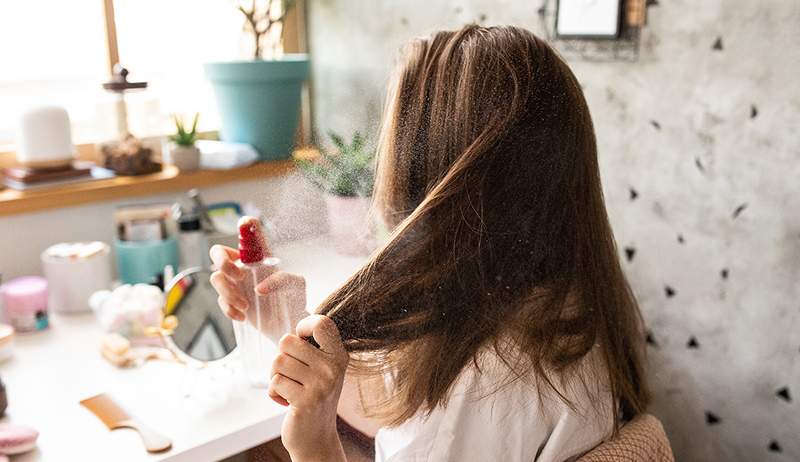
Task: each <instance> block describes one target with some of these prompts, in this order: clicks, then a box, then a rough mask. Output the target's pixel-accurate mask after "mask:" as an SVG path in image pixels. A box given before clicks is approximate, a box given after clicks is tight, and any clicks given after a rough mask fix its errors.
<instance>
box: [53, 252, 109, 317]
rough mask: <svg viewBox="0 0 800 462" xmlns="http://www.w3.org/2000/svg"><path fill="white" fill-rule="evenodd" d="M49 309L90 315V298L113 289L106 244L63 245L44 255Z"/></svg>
mask: <svg viewBox="0 0 800 462" xmlns="http://www.w3.org/2000/svg"><path fill="white" fill-rule="evenodd" d="M41 258H42V268H43V269H44V275H45V277H46V278H47V285H48V288H49V290H48V292H49V303H48V305H49V306H50V309H51V310H53V311H54V312H57V313H80V312H86V311H90V309H89V297H90V296H91V295H92V294H93V293H95V292H97V291H98V290H107V289H110V288H111V250H110V248H109V246H108V244H105V243H103V242H98V241H95V242H77V243H62V244H56V245H53V246H50V247H49V248H48V249H47V250H45V251H44V252H42V257H41Z"/></svg>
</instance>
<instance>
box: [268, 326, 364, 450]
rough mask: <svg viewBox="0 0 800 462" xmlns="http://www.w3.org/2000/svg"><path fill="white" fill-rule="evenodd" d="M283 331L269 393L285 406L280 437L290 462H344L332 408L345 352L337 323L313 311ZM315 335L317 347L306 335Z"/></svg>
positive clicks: (344, 364)
mask: <svg viewBox="0 0 800 462" xmlns="http://www.w3.org/2000/svg"><path fill="white" fill-rule="evenodd" d="M296 333H297V335H292V334H287V335H284V336H283V337H282V338H281V340H280V342H279V343H278V350H279V354H278V356H276V357H275V360H274V361H273V363H272V380H271V382H270V385H269V396H270V398H272V399H273V400H274V401H276V402H277V403H279V404H281V405H284V406H288V407H289V412H288V413H287V415H286V417H285V419H284V421H283V428H282V429H281V440H282V442H283V445H284V447H285V448H286V450H287V451H289V454H290V455H291V457H292V461H294V462H311V461H323V460H324V461H340V460H341V461H344V460H345V458H344V457H345V456H344V451H343V449H342V444H341V441H340V440H339V435H338V433H337V431H336V407H337V404H338V402H339V395H340V394H341V392H342V382H343V381H344V374H345V371H346V370H347V362H348V359H349V356H348V354H347V351H345V348H344V344H343V343H342V339H341V337H340V336H339V330H338V329H337V328H336V324H334V322H333V321H332V320H331V319H330V318H329V317H327V316H321V315H312V316H309V317H307V318H305V319H303V320H302V321H300V323H298V324H297V328H296ZM312 336H313V337H314V339H315V340H316V341H317V343H319V346H320V347H319V348H316V347H314V346H313V345H311V344H310V343H309V342H308V341H306V340H304V338H307V337H312Z"/></svg>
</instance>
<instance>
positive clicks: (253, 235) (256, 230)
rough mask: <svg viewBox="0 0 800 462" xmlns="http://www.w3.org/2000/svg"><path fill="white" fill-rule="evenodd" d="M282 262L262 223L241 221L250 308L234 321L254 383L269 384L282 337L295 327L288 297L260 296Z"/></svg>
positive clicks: (249, 219) (241, 260) (241, 257)
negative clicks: (261, 288) (271, 248)
mask: <svg viewBox="0 0 800 462" xmlns="http://www.w3.org/2000/svg"><path fill="white" fill-rule="evenodd" d="M279 263H280V260H279V259H278V258H276V257H273V256H272V255H271V253H270V251H269V247H268V246H267V243H266V241H265V239H264V233H263V231H262V229H261V222H260V221H259V220H258V219H256V218H253V217H247V216H245V217H242V218H241V219H240V220H239V260H238V261H237V262H236V264H237V266H239V267H240V268H242V269H244V270H245V273H246V276H245V278H244V280H243V281H242V284H243V286H244V287H243V289H244V293H245V294H247V302H248V309H247V311H246V315H245V320H244V321H232V322H233V331H234V335H235V336H236V345H237V346H238V349H239V356H240V357H241V359H242V363H243V366H244V371H245V374H246V376H247V379H248V380H249V382H250V384H251V385H253V386H256V387H267V386H268V385H269V381H270V376H269V371H270V366H271V364H272V359H273V358H274V356H275V352H276V351H277V347H276V345H277V342H278V340H279V339H280V337H281V336H282V335H283V334H284V333H286V332H290V331H291V329H292V328H293V327H294V326H292V325H291V318H290V316H289V312H288V306H287V303H286V300H285V297H283V296H282V294H281V293H273V294H266V295H259V294H257V293H256V290H255V288H256V286H257V285H258V284H259V283H260V282H261V281H263V280H264V279H266V278H267V277H268V276H269V275H271V274H272V273H274V272H276V271H278V265H279Z"/></svg>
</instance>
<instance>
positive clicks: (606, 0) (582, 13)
mask: <svg viewBox="0 0 800 462" xmlns="http://www.w3.org/2000/svg"><path fill="white" fill-rule="evenodd" d="M621 17H622V0H556V24H555V32H556V36H557V37H558V38H560V39H616V38H618V37H619V36H620V27H621Z"/></svg>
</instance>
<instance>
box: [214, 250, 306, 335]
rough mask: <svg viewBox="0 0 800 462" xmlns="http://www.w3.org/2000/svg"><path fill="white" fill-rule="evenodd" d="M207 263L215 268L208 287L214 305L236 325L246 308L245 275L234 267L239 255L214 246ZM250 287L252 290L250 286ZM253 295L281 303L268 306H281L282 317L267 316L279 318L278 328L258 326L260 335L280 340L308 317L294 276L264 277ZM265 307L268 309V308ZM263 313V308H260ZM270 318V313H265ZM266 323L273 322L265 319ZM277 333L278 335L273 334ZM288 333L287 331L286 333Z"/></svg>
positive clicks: (303, 294) (302, 285) (303, 285)
mask: <svg viewBox="0 0 800 462" xmlns="http://www.w3.org/2000/svg"><path fill="white" fill-rule="evenodd" d="M210 255H211V261H213V262H214V266H215V267H216V268H217V270H216V271H214V273H212V274H211V285H212V286H214V288H215V289H216V290H217V293H218V294H219V298H218V299H217V303H218V304H219V307H220V308H221V309H222V311H224V312H225V314H226V315H227V316H228V317H229V318H231V319H233V320H236V321H244V320H245V319H247V318H246V314H247V310H249V309H250V306H249V305H248V299H249V297H248V294H247V293H245V290H246V289H245V287H248V286H249V285H248V284H245V283H244V282H245V281H244V279H245V277H246V276H247V273H246V272H245V270H243V269H242V268H240V267H238V266H237V265H236V263H235V262H236V260H238V259H239V252H238V251H237V250H236V249H232V248H230V247H225V246H222V245H215V246H214V247H212V248H211V252H210ZM250 287H252V286H250ZM255 291H256V293H257V294H258V295H259V296H261V297H267V298H269V297H276V299H277V300H280V302H281V303H279V304H276V305H272V306H273V307H274V306H281V307H282V308H283V310H282V311H283V312H282V313H271V315H273V316H275V315H277V316H282V317H283V318H282V320H281V321H285V323H284V322H281V321H279V323H278V324H279V325H274V326H261V328H262V330H263V333H264V334H265V335H268V336H270V337H275V336H276V335H277V337H276V338H275V340H277V338H280V336H281V335H283V334H285V333H286V332H291V331H292V330H293V329H294V327H295V326H296V325H297V323H298V322H299V321H300V320H301V319H303V318H305V317H306V316H308V312H307V311H306V280H305V278H303V277H302V276H299V275H297V274H291V273H286V272H284V271H276V272H274V273H272V274H270V275H269V276H267V277H266V278H265V279H264V280H263V281H259V282H258V285H256V287H255ZM268 306H269V305H268ZM263 308H264V309H267V307H266V306H265V307H263ZM267 314H268V315H270V313H267ZM266 319H273V318H272V317H268V318H266ZM275 329H280V330H281V332H279V333H278V332H274V330H275ZM287 329H288V330H287Z"/></svg>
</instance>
